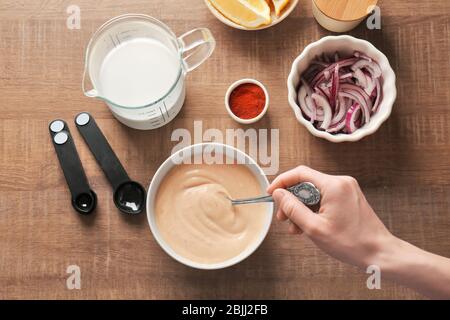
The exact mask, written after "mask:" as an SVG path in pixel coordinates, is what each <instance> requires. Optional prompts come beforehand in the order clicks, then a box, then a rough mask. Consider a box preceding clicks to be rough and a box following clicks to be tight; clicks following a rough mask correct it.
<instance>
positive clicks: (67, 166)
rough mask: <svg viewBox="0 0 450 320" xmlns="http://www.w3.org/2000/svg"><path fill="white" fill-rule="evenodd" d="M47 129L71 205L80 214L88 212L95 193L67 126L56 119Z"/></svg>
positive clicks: (92, 209) (94, 201)
mask: <svg viewBox="0 0 450 320" xmlns="http://www.w3.org/2000/svg"><path fill="white" fill-rule="evenodd" d="M49 131H50V136H51V138H52V142H53V145H54V147H55V151H56V154H57V156H58V160H59V164H60V165H61V168H62V170H63V173H64V177H65V178H66V181H67V185H68V186H69V190H70V193H71V195H72V206H73V207H74V209H75V210H77V211H78V212H79V213H81V214H89V213H91V212H92V211H94V209H95V207H96V205H97V195H96V194H95V192H94V191H92V189H91V188H90V187H89V183H88V180H87V178H86V174H85V173H84V169H83V166H82V164H81V161H80V157H79V156H78V152H77V149H76V147H75V144H74V142H73V139H72V136H71V134H70V131H69V127H68V126H67V123H66V122H64V121H63V120H59V119H57V120H53V121H52V122H51V123H50V125H49Z"/></svg>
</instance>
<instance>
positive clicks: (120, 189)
mask: <svg viewBox="0 0 450 320" xmlns="http://www.w3.org/2000/svg"><path fill="white" fill-rule="evenodd" d="M75 124H76V125H77V128H78V130H79V132H80V134H81V136H82V137H83V139H84V141H86V143H87V145H88V147H89V149H90V150H91V152H92V153H93V154H94V157H95V159H96V160H97V162H98V164H99V165H100V167H101V168H102V170H103V172H104V173H105V175H106V177H107V178H108V181H109V183H110V184H111V186H112V188H113V190H114V195H113V200H114V204H115V206H116V207H117V209H119V210H120V211H121V212H122V213H125V214H128V215H135V214H138V213H141V212H142V211H143V210H144V208H145V196H146V192H145V189H144V187H142V186H141V185H140V184H139V183H137V182H136V181H132V180H131V179H130V178H129V177H128V174H127V173H126V171H125V169H124V168H123V166H122V164H121V163H120V161H119V159H118V158H117V156H116V154H115V153H114V151H113V149H112V148H111V146H110V145H109V143H108V140H106V138H105V136H104V135H103V133H102V132H101V130H100V128H99V127H98V126H97V123H96V122H95V120H94V118H93V117H92V116H91V115H90V114H89V113H87V112H82V113H80V114H79V115H77V116H76V117H75Z"/></svg>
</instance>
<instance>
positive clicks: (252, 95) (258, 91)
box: [228, 83, 266, 119]
mask: <svg viewBox="0 0 450 320" xmlns="http://www.w3.org/2000/svg"><path fill="white" fill-rule="evenodd" d="M228 103H229V105H230V109H231V112H233V113H234V114H235V115H236V116H237V117H238V118H241V119H253V118H256V117H257V116H258V115H259V114H260V113H261V112H262V111H263V110H264V106H265V105H266V95H265V94H264V90H263V89H262V88H261V87H260V86H258V85H257V84H254V83H244V84H241V85H239V86H237V87H236V88H235V89H234V90H233V91H232V92H231V94H230V98H229V101H228Z"/></svg>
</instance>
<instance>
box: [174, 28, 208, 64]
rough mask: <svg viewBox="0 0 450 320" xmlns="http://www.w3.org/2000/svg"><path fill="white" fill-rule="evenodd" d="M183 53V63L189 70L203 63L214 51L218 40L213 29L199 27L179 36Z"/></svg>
mask: <svg viewBox="0 0 450 320" xmlns="http://www.w3.org/2000/svg"><path fill="white" fill-rule="evenodd" d="M178 41H179V42H180V45H181V50H182V53H183V57H184V58H183V63H184V67H185V69H186V71H187V72H189V71H192V70H194V69H195V68H197V67H198V66H199V65H201V64H202V63H203V62H204V61H205V60H206V59H208V58H209V56H210V55H211V54H212V53H213V51H214V48H215V47H216V40H215V39H214V37H213V35H212V33H211V31H209V29H206V28H198V29H194V30H191V31H189V32H186V33H185V34H183V35H182V36H181V37H179V38H178Z"/></svg>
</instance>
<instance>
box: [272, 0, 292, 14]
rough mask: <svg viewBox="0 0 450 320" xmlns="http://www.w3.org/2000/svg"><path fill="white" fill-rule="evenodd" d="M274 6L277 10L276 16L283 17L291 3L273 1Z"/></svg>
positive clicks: (281, 0) (284, 0) (283, 0)
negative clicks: (282, 14) (283, 12)
mask: <svg viewBox="0 0 450 320" xmlns="http://www.w3.org/2000/svg"><path fill="white" fill-rule="evenodd" d="M272 3H273V6H274V8H275V14H276V15H277V17H279V16H280V15H281V11H283V9H284V8H285V7H286V5H287V4H288V3H289V0H272Z"/></svg>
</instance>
